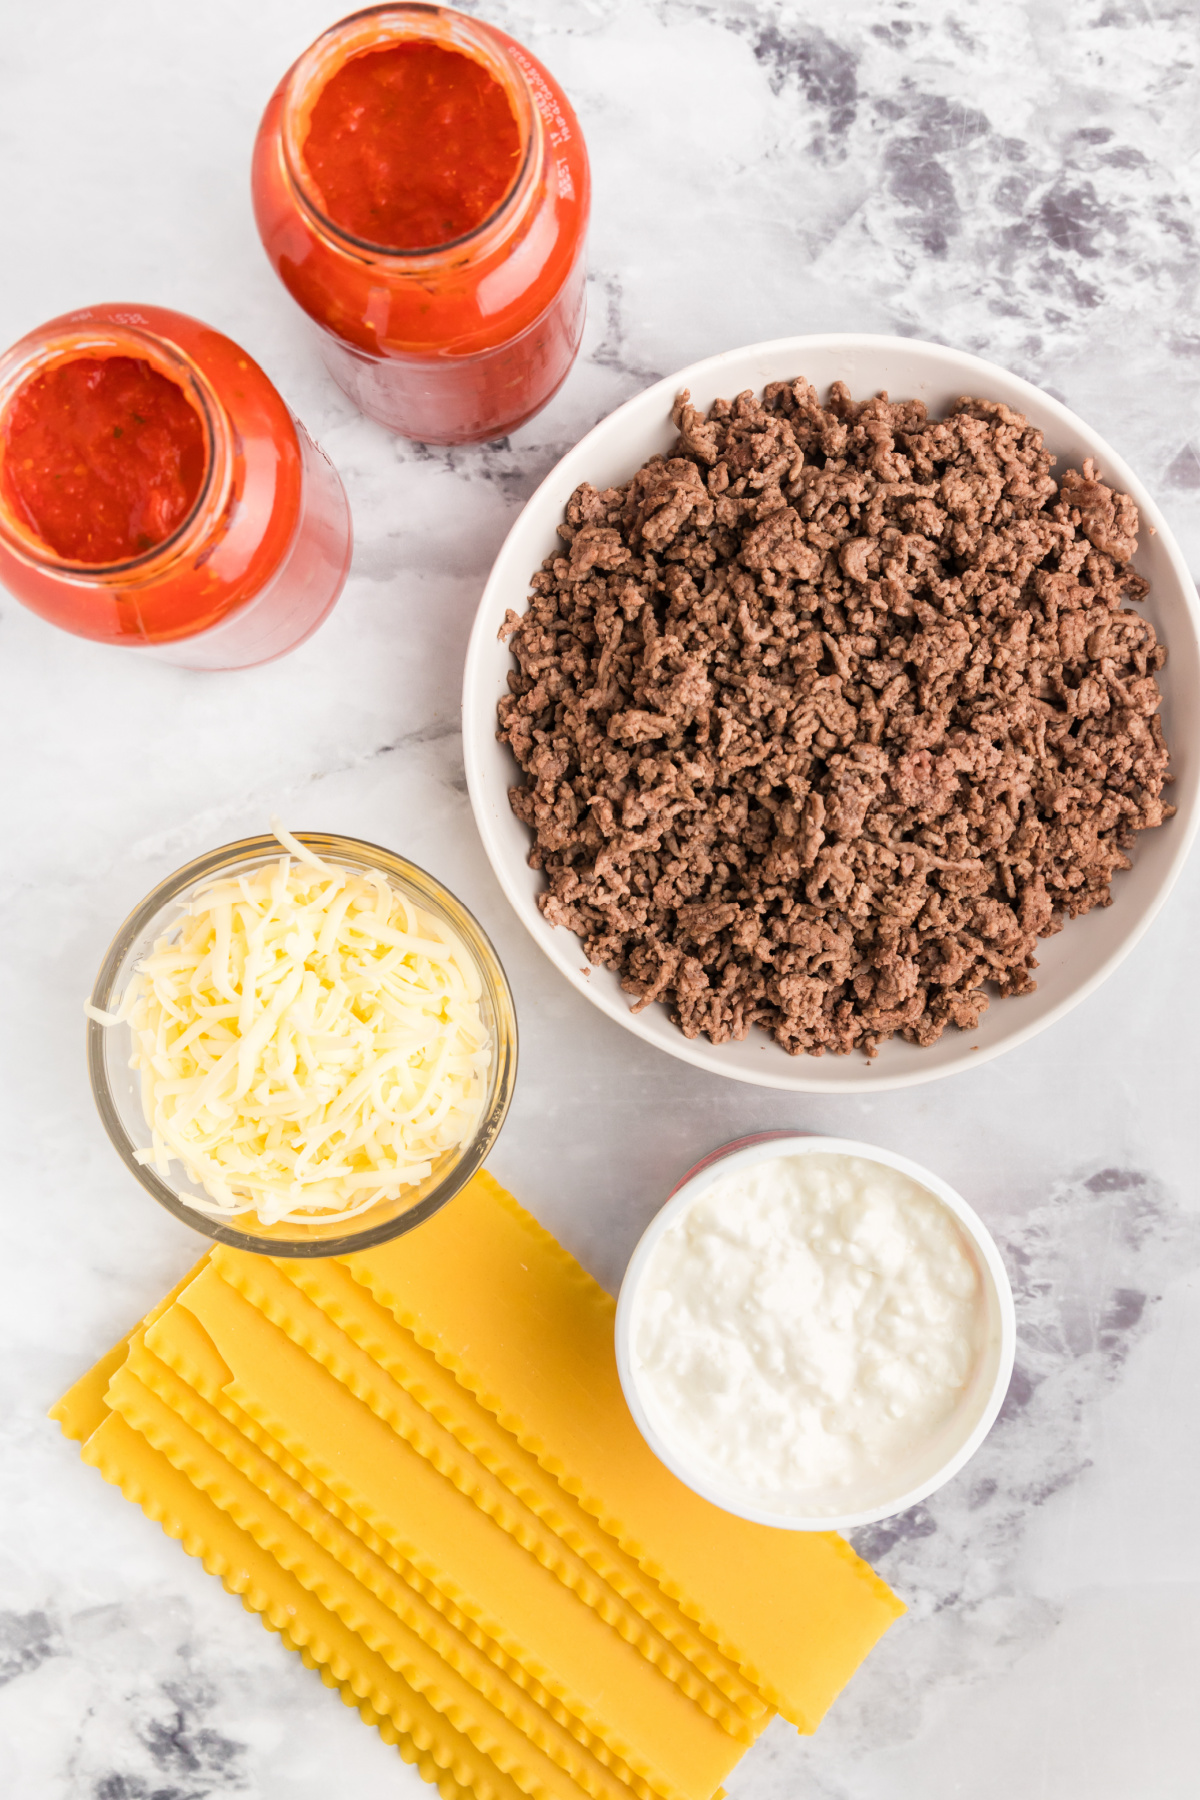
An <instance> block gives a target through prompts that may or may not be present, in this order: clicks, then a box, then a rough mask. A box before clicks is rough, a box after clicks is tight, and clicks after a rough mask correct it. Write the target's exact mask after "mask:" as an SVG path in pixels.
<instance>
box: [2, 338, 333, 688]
mask: <svg viewBox="0 0 1200 1800" xmlns="http://www.w3.org/2000/svg"><path fill="white" fill-rule="evenodd" d="M351 541H352V540H351V526H350V509H349V506H348V504H347V501H346V495H345V491H344V489H343V487H342V484H341V481H340V480H339V478H338V475H337V471H336V470H335V469H334V467H333V465H332V464H331V463H330V461H329V459H328V458H327V457H326V456H325V454H324V453H323V451H321V450H320V449H318V447H317V445H316V444H314V443H313V440H312V439H311V438H310V437H309V435H308V433H307V431H305V429H304V427H303V425H301V424H300V422H299V420H298V419H296V418H294V417H293V415H292V414H291V412H290V411H289V410H288V408H287V406H286V405H285V404H284V402H283V400H282V399H281V398H280V396H279V394H278V392H277V391H276V389H275V388H274V387H273V386H272V384H271V382H270V381H268V379H267V377H266V376H265V375H264V373H263V371H262V370H261V369H260V368H259V366H258V364H257V363H256V362H254V361H253V360H252V359H251V358H250V357H249V356H247V355H246V352H245V351H244V350H242V349H240V348H239V347H238V345H237V344H235V343H233V342H232V341H231V339H229V338H227V337H224V336H222V334H221V333H220V332H219V331H213V330H211V329H210V328H209V327H208V326H207V325H202V324H201V323H200V322H199V320H197V319H191V318H188V317H187V315H186V314H184V313H177V312H169V311H167V310H166V309H165V308H163V307H158V306H92V307H87V308H84V309H83V310H82V311H80V312H74V313H68V314H66V315H64V316H63V317H62V318H59V319H53V320H51V322H50V323H49V324H48V325H43V326H41V327H40V329H39V330H37V331H33V332H31V333H30V334H29V336H28V337H25V338H22V339H21V341H20V343H18V344H14V346H13V348H12V349H11V350H10V351H9V352H8V353H7V355H5V356H4V357H2V358H0V584H3V586H5V587H7V588H8V589H9V591H10V592H11V593H12V594H13V595H15V597H16V598H17V599H18V600H20V601H21V602H22V603H23V604H24V605H25V606H27V607H29V608H30V609H31V611H33V612H36V613H39V614H40V615H41V616H42V618H44V619H49V620H50V622H51V623H52V624H54V625H60V626H62V627H63V629H64V630H66V631H71V632H74V633H75V634H76V636H78V637H86V638H93V639H95V640H97V641H98V642H100V643H104V644H126V645H131V646H134V647H137V648H140V649H141V650H143V652H146V653H149V654H153V655H156V656H158V657H160V658H161V659H163V660H165V661H168V662H173V663H179V664H182V665H184V666H185V667H188V668H195V669H237V668H246V667H249V666H250V665H252V664H255V663H261V662H269V661H270V660H271V659H272V658H273V657H276V656H282V655H284V654H285V653H286V652H287V651H289V650H294V649H295V647H296V645H297V644H299V643H301V642H302V641H303V640H304V639H305V638H306V637H308V636H309V635H310V633H312V632H314V631H315V630H316V628H317V626H318V625H319V624H320V623H321V621H322V619H323V618H324V617H325V615H326V614H327V613H328V612H329V610H330V608H331V607H332V606H333V604H334V602H335V601H336V600H337V597H338V595H339V594H340V593H341V591H342V587H343V586H344V584H345V580H346V572H347V570H348V568H349V566H350V550H351Z"/></svg>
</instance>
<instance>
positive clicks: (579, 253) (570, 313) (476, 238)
mask: <svg viewBox="0 0 1200 1800" xmlns="http://www.w3.org/2000/svg"><path fill="white" fill-rule="evenodd" d="M253 191H254V208H255V214H256V217H257V220H258V229H259V233H260V235H261V237H262V240H263V244H264V245H265V247H266V251H267V254H268V256H269V257H270V259H271V261H272V263H273V264H274V267H275V270H276V272H277V274H278V275H279V277H280V279H281V280H282V281H283V283H284V285H285V286H286V288H287V289H288V292H289V293H290V294H291V295H292V298H293V299H294V300H296V301H297V302H298V303H299V305H300V306H302V307H303V309H304V311H305V312H306V313H307V314H308V315H309V317H310V318H311V319H313V320H314V321H315V322H316V324H317V325H318V326H319V327H320V329H321V349H322V354H323V356H324V359H325V362H326V365H327V367H328V369H329V371H330V373H331V374H332V376H333V378H334V380H335V381H336V382H337V383H338V384H339V386H340V387H341V388H343V389H344V391H345V392H346V393H347V394H348V395H349V396H350V398H351V399H352V400H353V401H354V402H355V403H356V404H357V405H358V406H359V407H360V408H361V410H362V411H363V412H365V413H367V414H368V415H369V416H370V417H371V418H373V419H377V420H378V421H379V422H380V423H381V424H383V425H386V426H388V427H390V428H391V429H392V430H393V431H398V432H401V433H403V434H404V436H406V437H411V438H416V439H419V440H421V441H422V442H425V443H436V444H460V443H473V442H480V441H482V440H484V439H488V438H496V437H501V436H503V435H504V434H505V433H506V432H509V431H512V430H514V429H515V428H516V427H517V426H518V425H520V424H522V423H524V421H525V420H526V419H529V418H531V417H532V416H533V414H534V413H536V412H537V411H538V410H539V409H540V408H541V407H543V406H544V405H545V404H546V402H547V401H548V400H549V399H550V397H551V396H552V395H553V394H554V393H555V392H556V390H557V389H558V387H559V386H560V385H561V383H562V381H563V380H564V378H565V377H566V374H567V371H568V370H569V369H570V367H571V364H572V362H573V361H574V360H575V355H576V352H577V351H578V349H579V340H580V337H581V335H582V332H583V317H584V277H585V268H584V238H585V234H586V231H587V220H588V208H589V203H590V194H591V185H590V175H589V170H588V159H587V151H586V149H585V147H584V143H583V138H582V135H581V133H580V130H579V125H578V123H577V121H576V118H575V115H574V113H573V112H572V110H571V107H570V105H569V103H568V101H567V99H566V97H565V95H564V94H563V92H562V90H561V89H560V88H559V87H558V86H557V84H556V83H555V81H554V80H553V78H552V77H551V76H550V75H549V74H547V72H546V70H545V69H544V68H543V67H542V66H541V64H540V63H538V62H537V61H536V60H535V59H534V58H533V57H532V56H531V55H530V54H529V52H528V51H527V50H525V49H523V48H522V47H521V45H520V44H517V43H515V42H514V41H513V39H512V38H510V37H507V36H505V34H504V33H503V32H502V31H497V30H495V29H494V28H493V27H492V26H489V25H484V24H482V23H481V22H480V21H479V20H477V19H470V18H466V17H465V16H464V15H463V14H462V13H458V12H454V11H452V10H450V9H449V8H447V7H441V6H424V5H400V6H374V7H369V8H368V9H367V10H366V11H364V12H359V13H355V14H353V16H352V17H350V18H348V19H343V20H342V22H341V23H340V24H338V25H335V26H333V27H332V29H331V30H329V31H327V32H326V33H325V34H324V36H323V37H320V38H318V39H317V41H316V43H315V44H313V45H312V46H311V48H310V49H308V50H307V51H305V53H304V55H303V56H302V57H301V58H300V60H299V61H298V62H297V63H296V64H295V65H294V66H293V67H292V68H291V69H290V70H289V71H288V73H287V74H286V75H285V76H284V78H283V80H282V81H281V82H280V84H279V86H278V88H277V89H276V91H275V93H274V95H273V96H272V98H271V101H270V104H269V105H268V107H267V110H266V113H265V115H264V117H263V121H262V125H261V126H260V128H259V133H258V141H257V143H256V146H255V151H254V169H253Z"/></svg>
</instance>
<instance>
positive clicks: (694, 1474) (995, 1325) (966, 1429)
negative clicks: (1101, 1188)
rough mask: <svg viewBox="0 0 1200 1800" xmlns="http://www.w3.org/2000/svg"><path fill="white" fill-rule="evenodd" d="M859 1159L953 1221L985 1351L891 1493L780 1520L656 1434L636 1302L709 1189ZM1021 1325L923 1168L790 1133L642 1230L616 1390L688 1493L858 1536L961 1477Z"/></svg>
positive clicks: (758, 1141)
mask: <svg viewBox="0 0 1200 1800" xmlns="http://www.w3.org/2000/svg"><path fill="white" fill-rule="evenodd" d="M828 1155H835V1156H839V1155H840V1156H856V1157H862V1158H864V1159H865V1160H866V1161H868V1162H875V1163H882V1164H883V1165H884V1166H885V1167H886V1168H889V1169H898V1170H899V1171H900V1173H901V1174H903V1175H907V1176H909V1178H910V1179H911V1180H913V1181H916V1182H919V1183H920V1185H921V1186H922V1187H923V1188H927V1189H928V1190H929V1192H930V1193H931V1194H933V1195H935V1196H936V1198H937V1199H938V1200H940V1201H941V1203H942V1205H943V1206H944V1207H945V1208H946V1209H947V1211H948V1212H951V1213H953V1215H954V1218H955V1219H956V1220H957V1222H958V1226H959V1229H960V1230H961V1232H962V1234H963V1237H964V1238H965V1239H966V1241H967V1246H968V1248H969V1250H970V1251H971V1252H972V1254H973V1256H974V1260H975V1266H976V1269H977V1271H978V1274H979V1278H980V1284H981V1289H982V1305H983V1309H984V1324H985V1331H984V1343H983V1348H982V1350H981V1352H980V1355H979V1359H978V1361H977V1363H976V1365H975V1369H974V1371H973V1373H972V1376H971V1379H970V1381H969V1382H968V1384H967V1386H966V1388H965V1389H964V1390H963V1393H962V1396H961V1398H960V1399H959V1402H958V1404H957V1406H956V1407H955V1409H954V1411H953V1413H952V1414H951V1416H950V1418H949V1419H948V1420H947V1421H946V1422H945V1423H944V1424H943V1425H942V1426H940V1427H939V1429H938V1431H937V1432H936V1433H935V1434H934V1436H933V1437H932V1438H931V1439H930V1440H929V1442H928V1443H927V1444H926V1445H924V1446H923V1447H922V1448H921V1449H920V1450H919V1451H918V1452H916V1453H914V1455H913V1456H912V1457H910V1458H909V1459H908V1460H907V1461H906V1463H905V1464H904V1465H903V1467H902V1469H900V1470H898V1471H897V1474H896V1478H895V1481H896V1485H895V1488H894V1490H893V1491H886V1489H885V1491H882V1492H880V1493H878V1494H877V1496H876V1503H875V1504H873V1505H870V1506H865V1507H863V1508H861V1509H860V1510H859V1511H857V1512H846V1513H839V1514H827V1513H821V1514H803V1513H780V1512H776V1511H772V1510H771V1509H769V1508H768V1507H766V1506H758V1505H755V1504H753V1503H752V1502H750V1501H748V1500H747V1499H746V1498H745V1497H744V1496H743V1495H741V1494H738V1493H736V1492H728V1491H726V1490H725V1489H723V1488H722V1487H721V1486H720V1485H719V1484H718V1483H716V1482H714V1481H713V1480H712V1479H711V1478H710V1477H709V1475H708V1474H707V1472H706V1471H699V1470H697V1469H696V1468H694V1467H693V1466H691V1465H690V1464H689V1463H688V1462H687V1460H686V1459H685V1458H684V1457H682V1456H681V1455H679V1454H678V1453H677V1451H676V1449H675V1448H674V1446H672V1445H670V1444H668V1443H666V1442H665V1441H664V1440H663V1438H662V1436H661V1435H660V1433H659V1432H658V1431H657V1430H656V1428H655V1425H654V1421H653V1418H652V1417H651V1413H650V1410H649V1408H648V1407H647V1405H646V1402H645V1399H644V1397H643V1393H642V1387H641V1381H640V1376H639V1365H638V1359H637V1356H636V1354H635V1353H634V1348H633V1346H634V1341H635V1337H636V1332H637V1325H638V1316H639V1307H640V1299H641V1286H642V1278H643V1276H644V1275H645V1273H646V1269H647V1267H648V1265H649V1262H650V1258H651V1257H652V1256H653V1254H654V1251H655V1249H656V1248H657V1246H658V1242H659V1239H660V1238H661V1237H662V1235H663V1233H664V1232H665V1231H667V1230H668V1229H669V1228H670V1226H672V1225H673V1224H674V1223H675V1221H676V1220H677V1219H678V1218H679V1217H680V1216H681V1215H682V1214H683V1213H686V1212H687V1211H688V1210H689V1209H690V1208H691V1207H692V1206H693V1205H694V1204H695V1202H696V1201H697V1200H698V1199H699V1198H700V1196H701V1195H702V1194H704V1193H706V1192H707V1191H708V1189H709V1188H710V1187H711V1186H712V1184H713V1182H714V1181H716V1180H718V1179H721V1180H723V1179H724V1178H725V1177H726V1176H728V1175H732V1174H736V1173H737V1172H738V1170H740V1169H745V1168H749V1167H750V1166H751V1165H752V1164H754V1163H760V1162H766V1161H768V1160H769V1159H771V1158H772V1157H776V1156H828ZM1016 1341H1017V1326H1016V1314H1015V1311H1014V1308H1013V1297H1012V1288H1011V1287H1010V1286H1009V1280H1008V1274H1007V1272H1006V1270H1005V1267H1004V1263H1003V1262H1002V1260H1001V1257H1000V1252H999V1251H998V1250H997V1248H996V1245H995V1242H994V1241H993V1239H992V1236H991V1233H990V1232H989V1231H988V1229H987V1227H986V1226H985V1225H984V1223H983V1221H982V1220H981V1219H979V1218H978V1217H977V1215H976V1214H975V1213H974V1212H973V1211H972V1209H971V1208H970V1207H969V1206H968V1205H967V1203H966V1201H965V1200H964V1199H963V1198H962V1195H961V1194H957V1193H955V1191H954V1189H953V1188H952V1187H949V1186H948V1185H947V1184H946V1182H944V1181H942V1180H941V1178H940V1177H939V1176H937V1175H934V1174H932V1173H931V1172H930V1170H928V1169H923V1168H922V1167H921V1165H920V1163H915V1162H910V1161H909V1159H908V1157H906V1156H895V1155H893V1153H892V1152H891V1151H890V1150H880V1149H879V1148H877V1146H876V1145H874V1144H860V1143H857V1142H856V1141H855V1140H854V1139H853V1138H829V1137H818V1136H814V1135H811V1134H809V1133H804V1134H800V1135H796V1136H792V1135H790V1134H789V1133H787V1132H779V1131H771V1132H763V1133H760V1134H759V1135H758V1136H756V1137H753V1138H746V1139H742V1140H740V1142H739V1143H736V1144H731V1145H727V1146H726V1147H725V1149H723V1150H718V1151H715V1152H714V1153H713V1154H712V1155H711V1156H707V1157H705V1159H704V1161H703V1162H701V1163H698V1164H697V1166H696V1168H694V1169H693V1170H692V1171H691V1173H690V1174H689V1175H687V1176H686V1177H685V1179H684V1180H683V1181H682V1182H681V1183H680V1185H679V1186H678V1187H677V1188H676V1189H675V1191H674V1193H673V1194H672V1195H671V1197H670V1199H669V1200H668V1201H667V1203H666V1205H665V1206H664V1207H663V1209H662V1211H661V1212H660V1213H658V1214H657V1215H656V1216H655V1217H654V1219H652V1220H651V1222H650V1224H649V1225H648V1226H647V1228H646V1231H645V1232H644V1234H643V1236H642V1238H641V1241H640V1242H639V1244H638V1247H637V1249H636V1250H635V1251H634V1253H633V1256H632V1257H631V1258H630V1262H629V1267H628V1268H627V1269H626V1271H625V1279H624V1281H623V1282H622V1283H621V1293H620V1298H619V1299H618V1301H617V1318H616V1352H617V1371H618V1373H619V1375H620V1377H621V1386H622V1388H623V1390H624V1393H625V1399H626V1401H627V1402H628V1405H629V1410H630V1412H631V1413H632V1414H633V1417H634V1421H635V1423H636V1424H637V1428H638V1430H639V1431H640V1432H641V1434H642V1436H643V1437H644V1438H645V1440H646V1442H647V1443H648V1444H649V1446H650V1448H651V1450H653V1452H654V1454H655V1456H657V1458H658V1460H659V1461H660V1462H661V1463H665V1465H666V1467H667V1468H668V1469H670V1471H671V1473H672V1474H673V1475H675V1476H677V1477H678V1478H679V1480H680V1481H682V1482H683V1483H684V1485H685V1486H686V1487H690V1488H691V1489H692V1491H693V1492H694V1493H697V1494H699V1495H700V1496H701V1497H702V1499H705V1500H709V1501H711V1502H712V1504H713V1505H714V1506H719V1507H721V1508H722V1509H723V1510H724V1511H725V1512H731V1513H736V1514H737V1515H738V1517H739V1518H742V1519H752V1520H753V1521H754V1522H755V1523H756V1524H758V1525H774V1526H778V1527H780V1528H781V1529H783V1530H787V1531H854V1530H856V1529H857V1528H858V1526H860V1525H870V1524H872V1523H873V1522H874V1521H875V1520H876V1519H887V1518H890V1517H891V1516H892V1514H894V1513H900V1512H905V1511H907V1509H908V1508H909V1507H910V1506H915V1505H916V1504H917V1502H918V1500H924V1499H925V1498H926V1497H927V1496H928V1495H929V1494H932V1493H933V1492H934V1490H935V1488H940V1487H941V1486H942V1485H943V1483H944V1482H947V1481H949V1480H950V1478H951V1476H952V1475H957V1473H958V1471H959V1470H960V1469H961V1468H962V1466H963V1464H964V1463H966V1462H967V1461H968V1460H969V1459H970V1458H971V1457H972V1456H974V1454H975V1452H976V1450H978V1448H979V1446H980V1444H981V1443H982V1442H983V1440H984V1438H985V1437H986V1436H987V1434H988V1432H989V1431H990V1430H991V1428H992V1426H993V1424H994V1423H995V1420H996V1415H997V1413H998V1412H999V1411H1000V1408H1001V1406H1002V1405H1003V1403H1004V1396H1005V1394H1006V1393H1007V1392H1008V1384H1009V1380H1010V1379H1011V1376H1012V1368H1013V1356H1014V1353H1015V1351H1016Z"/></svg>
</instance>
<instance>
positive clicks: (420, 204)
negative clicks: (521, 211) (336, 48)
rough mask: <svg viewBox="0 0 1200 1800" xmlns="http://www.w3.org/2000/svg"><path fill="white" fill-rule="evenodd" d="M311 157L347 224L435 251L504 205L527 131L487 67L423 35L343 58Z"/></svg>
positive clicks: (307, 151)
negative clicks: (523, 136)
mask: <svg viewBox="0 0 1200 1800" xmlns="http://www.w3.org/2000/svg"><path fill="white" fill-rule="evenodd" d="M304 161H305V164H306V166H307V168H308V171H309V173H310V175H311V176H312V179H313V182H314V183H315V185H316V187H317V189H318V191H319V193H320V195H321V197H322V199H323V200H324V203H325V211H326V213H327V214H328V216H329V218H331V219H332V220H333V222H334V224H335V225H338V226H340V227H341V229H342V230H343V231H346V232H349V233H350V235H351V236H353V237H356V238H360V239H362V240H363V241H364V242H366V243H369V244H378V245H380V246H381V247H382V248H383V249H386V250H422V249H432V248H437V247H440V246H441V245H443V244H449V243H452V242H453V241H454V240H455V239H456V238H461V237H465V236H466V235H467V234H468V233H469V232H471V231H474V230H475V229H476V227H477V226H479V225H482V223H483V221H484V220H485V219H487V218H489V217H490V216H491V214H492V213H494V212H495V210H496V208H497V207H498V206H499V204H500V202H501V201H502V200H503V199H504V196H505V195H506V194H507V193H508V191H509V189H510V188H511V187H512V184H513V182H514V181H515V180H516V177H517V175H518V173H519V170H520V161H521V135H520V132H519V130H518V128H517V121H516V120H515V119H514V117H513V111H512V107H511V106H510V105H509V103H508V98H507V96H506V94H505V92H504V89H503V88H502V87H501V85H500V83H499V82H498V81H496V80H495V79H494V78H493V77H492V76H491V75H490V74H489V73H488V71H487V70H486V69H485V68H483V66H482V65H481V64H480V63H478V62H476V61H475V59H474V58H473V57H470V56H464V55H463V54H462V53H461V52H460V51H458V50H449V49H444V48H443V47H442V46H441V45H440V44H434V43H430V42H428V41H426V40H424V39H419V38H418V39H413V40H410V41H409V42H407V43H399V44H393V45H392V46H391V47H390V48H389V49H386V50H373V51H370V52H369V53H368V54H367V55H365V56H355V57H352V58H351V59H350V61H349V62H347V63H343V65H342V67H341V68H340V69H339V70H338V72H337V74H336V75H334V77H333V79H332V80H331V81H330V82H329V83H328V85H327V86H326V87H325V89H324V90H323V92H322V93H321V95H320V98H319V99H318V100H317V103H316V105H315V106H314V107H313V110H312V117H311V121H310V124H309V129H308V136H307V137H306V138H305V140H304Z"/></svg>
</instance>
